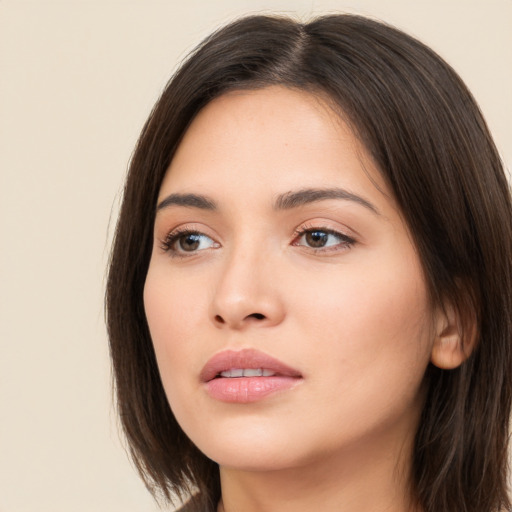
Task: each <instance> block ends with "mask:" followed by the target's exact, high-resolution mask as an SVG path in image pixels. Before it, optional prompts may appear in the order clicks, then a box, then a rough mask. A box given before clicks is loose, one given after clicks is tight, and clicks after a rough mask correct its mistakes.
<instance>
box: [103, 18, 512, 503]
mask: <svg viewBox="0 0 512 512" xmlns="http://www.w3.org/2000/svg"><path fill="white" fill-rule="evenodd" d="M511 235H512V231H511V204H510V196H509V191H508V186H507V182H506V179H505V176H504V173H503V169H502V166H501V163H500V160H499V157H498V155H497V152H496V149H495V147H494V144H493V142H492V139H491V136H490V134H489V132H488V129H487V127H486V125H485V122H484V120H483V118H482V116H481V114H480V112H479V110H478V107H477V106H476V104H475V102H474V100H473V99H472V97H471V95H470V93H469V92H468V91H467V89H466V88H465V86H464V85H463V83H462V82H461V80H460V79H459V78H458V76H457V75H456V74H455V72H454V71H453V70H452V69H451V68H450V67H449V66H448V65H447V64H446V63H445V62H443V61H442V60H441V59H440V58H439V57H438V56H437V55H436V54H435V53H434V52H432V51H431V50H430V49H428V48H427V47H425V46H424V45H422V44H421V43H419V42H418V41H416V40H414V39H412V38H411V37H409V36H407V35H405V34H403V33H402V32H400V31H398V30H396V29H393V28H391V27H388V26H386V25H384V24H380V23H377V22H375V21H371V20H369V19H365V18H361V17H357V16H347V15H332V16H326V17H322V18H319V19H316V20H313V21H311V22H309V23H306V24H301V23H297V22H295V21H292V20H290V19H286V18H276V17H266V16H256V17H248V18H245V19H242V20H239V21H237V22H235V23H232V24H231V25H229V26H227V27H225V28H223V29H221V30H220V31H218V32H217V33H215V34H213V35H212V36H211V37H210V38H208V39H207V40H206V41H205V42H204V43H203V44H202V45H201V46H200V47H199V48H198V49H197V50H196V51H195V52H194V53H193V54H192V56H191V57H190V58H189V59H188V60H187V61H186V62H185V63H184V65H183V66H182V67H181V69H180V70H179V71H178V73H177V74H176V75H175V76H174V77H173V79H172V80H171V81H170V82H169V84H168V86H167V88H166V90H165V91H164V93H163V95H162V97H161V98H160V100H159V101H158V103H157V104H156V106H155V108H154V110H153V112H152V114H151V116H150V118H149V119H148V121H147V123H146V126H145V127H144V129H143V132H142V135H141V137H140V140H139V142H138V145H137V148H136V151H135V153H134V155H133V159H132V162H131V167H130V171H129V175H128V178H127V183H126V189H125V195H124V200H123V205H122V209H121V213H120V218H119V221H118V226H117V232H116V238H115V242H114V247H113V253H112V260H111V266H110V272H109V280H108V289H107V313H108V315H107V316H108V327H109V336H110V343H111V353H112V359H113V365H114V372H115V379H116V387H117V396H118V405H119V411H120V415H121V419H122V423H123V427H124V430H125V433H126V435H127V437H128V440H129V443H130V448H131V452H132V455H133V458H134V460H135V463H136V465H137V467H138V469H139V472H140V474H141V476H142V477H143V479H144V481H145V482H146V484H147V486H148V487H149V489H150V490H151V491H152V492H153V494H154V495H155V496H158V495H159V494H161V495H163V497H164V498H166V499H170V498H171V495H172V494H177V495H178V496H179V497H181V498H182V499H186V498H187V496H190V495H194V497H193V499H192V500H191V501H190V502H189V504H188V505H187V506H186V510H200V511H213V510H218V511H225V512H232V511H242V510H243V511H244V512H247V511H249V512H250V511H253V510H265V511H273V510H279V511H283V510H294V511H301V510H311V509H313V507H320V508H321V509H322V510H323V511H330V510H333V511H334V510H336V511H355V510H357V511H362V510H368V511H372V512H376V511H380V510H382V511H383V510H393V511H397V512H398V511H410V510H414V511H422V512H440V511H446V512H453V511H455V510H457V511H474V512H477V511H478V512H484V511H486V512H487V511H488V512H491V511H497V510H504V509H507V508H508V507H510V503H509V500H508V498H507V494H506V476H507V475H506V462H507V437H508V429H509V416H510V399H511V378H510V372H509V369H510V367H511V357H512V356H511V350H510V340H511V322H510V311H511V286H512V282H511V261H512V260H511V240H512V236H511Z"/></svg>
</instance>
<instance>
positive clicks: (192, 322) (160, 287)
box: [144, 265, 204, 398]
mask: <svg viewBox="0 0 512 512" xmlns="http://www.w3.org/2000/svg"><path fill="white" fill-rule="evenodd" d="M171 283H172V284H171ZM201 297H202V296H201V294H197V292H196V291H195V289H194V288H193V287H191V286H190V283H188V286H181V285H180V280H179V277H178V278H177V277H176V276H172V279H171V278H170V276H169V272H168V270H167V269H166V268H165V266H160V267H159V266H158V265H155V266H153V267H151V266H150V269H149V272H148V275H147V278H146V283H145V286H144V309H145V313H146V318H147V321H148V325H149V331H150V334H151V339H152V341H153V346H154V349H155V354H156V359H157V363H158V368H159V371H160V374H161V376H162V381H163V384H164V387H165V388H166V391H171V390H176V391H179V390H180V388H181V387H182V386H181V384H182V383H184V382H185V381H184V379H183V378H182V374H184V373H185V372H186V371H187V370H188V371H190V369H191V366H192V365H193V364H194V361H195V359H194V354H193V351H194V343H193V342H192V340H193V338H194V333H196V332H197V328H198V323H199V321H200V320H199V318H198V311H199V310H204V308H203V307H202V306H201V304H200V303H199V301H200V300H201ZM203 322H204V319H203ZM196 359H197V358H196ZM171 379H172V380H173V385H172V386H170V385H169V384H170V382H169V381H170V380H171ZM176 384H177V386H176ZM169 398H170V397H169Z"/></svg>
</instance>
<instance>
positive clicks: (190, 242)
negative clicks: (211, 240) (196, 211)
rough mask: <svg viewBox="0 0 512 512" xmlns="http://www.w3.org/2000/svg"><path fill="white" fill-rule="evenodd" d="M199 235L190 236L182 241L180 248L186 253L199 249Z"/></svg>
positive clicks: (186, 236)
mask: <svg viewBox="0 0 512 512" xmlns="http://www.w3.org/2000/svg"><path fill="white" fill-rule="evenodd" d="M199 243H200V237H199V235H194V234H189V235H185V236H184V237H183V238H181V239H180V246H181V248H182V249H183V250H184V251H195V250H196V249H197V248H198V247H199Z"/></svg>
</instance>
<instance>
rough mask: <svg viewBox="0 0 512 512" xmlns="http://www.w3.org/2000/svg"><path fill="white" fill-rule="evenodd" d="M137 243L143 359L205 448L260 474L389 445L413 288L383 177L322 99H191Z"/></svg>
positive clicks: (421, 317) (413, 308)
mask: <svg viewBox="0 0 512 512" xmlns="http://www.w3.org/2000/svg"><path fill="white" fill-rule="evenodd" d="M154 239H155V241H154V247H153V253H152V257H151V263H150V266H149V271H148V275H147V279H146V285H145V290H144V303H145V310H146V315H147V320H148V323H149V328H150V332H151V336H152V339H153V343H154V347H155V352H156V357H157V361H158V366H159V370H160V374H161V378H162V382H163V385H164V388H165V391H166V394H167V397H168V400H169V403H170V406H171V408H172V410H173V412H174V414H175V416H176V419H177V420H178V422H179V423H180V425H181V427H182V428H183V430H184V431H185V433H186V434H187V435H188V436H189V437H190V439H191V440H192V441H193V442H194V443H195V444H196V445H197V446H198V447H199V449H200V450H201V451H203V452H204V453H205V454H206V455H207V456H208V457H210V458H211V459H213V460H215V461H217V462H218V463H220V464H221V465H224V466H229V467H232V468H241V469H267V470H271V469H280V468H289V467H296V466H298V465H303V464H308V463H310V462H314V461H317V460H321V459H322V458H326V457H331V458H332V457H333V456H336V455H340V456H343V455H344V454H348V453H356V452H357V450H358V449H359V448H358V447H370V446H371V447H373V449H380V448H382V449H383V450H384V451H385V450H388V451H389V450H391V451H392V452H394V454H395V455H396V454H397V453H398V452H399V451H400V450H401V449H403V444H404V443H407V442H408V441H405V440H408V439H410V438H411V436H410V434H411V433H413V432H414V431H415V429H416V425H417V421H418V415H419V411H420V409H421V405H422V396H421V395H422V394H421V392H420V387H421V382H422V377H423V374H424V371H425V368H426V366H427V364H428V361H429V358H430V353H431V349H432V337H433V336H432V328H431V327H432V315H431V311H430V310H429V307H428V298H427V290H426V284H425V280H424V277H423V273H422V269H421V265H420V261H419V258H418V255H417V253H416V251H415V248H414V246H413V243H412V241H411V238H410V236H409V234H408V231H407V227H406V225H405V224H404V221H403V219H402V217H401V215H400V212H399V210H398V208H397V205H396V204H395V202H394V200H393V198H392V195H391V193H390V191H389V189H388V187H387V186H386V184H385V183H384V181H383V180H382V178H381V176H380V174H379V172H378V171H377V169H376V168H375V166H374V164H373V163H372V160H371V159H370V158H369V156H368V154H367V152H366V151H365V149H364V148H363V147H362V145H361V144H360V143H359V141H358V140H357V138H355V137H354V135H353V133H352V132H351V131H350V129H349V128H348V127H347V126H346V125H345V124H343V123H342V122H341V121H340V119H339V117H338V116H336V115H335V114H334V113H333V112H332V111H331V110H330V109H329V108H328V107H327V106H326V105H325V103H324V102H322V101H321V100H320V99H318V98H317V97H315V96H313V95H310V94H308V93H305V92H297V91H294V90H290V89H286V88H284V87H269V88H266V89H262V90H255V91H240V92H231V93H229V94H226V95H224V96H222V97H220V98H218V99H216V100H214V101H212V102H211V103H210V104H208V105H207V106H206V107H205V108H204V109H203V110H202V111H201V112H200V113H199V115H198V116H197V117H196V118H195V120H194V121H193V123H192V124H191V126H190V128H189V129H188V131H187V133H186V134H185V137H184V139H183V141H182V142H181V144H180V146H179V148H178V151H177V153H176V155H175V157H174V159H173V161H172V163H171V165H170V167H169V170H168V172H167V174H166V176H165V179H164V181H163V183H162V187H161V190H160V194H159V198H158V208H157V215H156V221H155V227H154ZM354 450H355V451H354ZM392 455H393V454H392Z"/></svg>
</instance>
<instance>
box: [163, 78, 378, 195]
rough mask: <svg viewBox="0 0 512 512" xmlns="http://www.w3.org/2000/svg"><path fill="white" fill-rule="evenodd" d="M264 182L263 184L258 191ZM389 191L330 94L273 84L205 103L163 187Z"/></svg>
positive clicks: (239, 190)
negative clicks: (327, 96) (332, 103)
mask: <svg viewBox="0 0 512 512" xmlns="http://www.w3.org/2000/svg"><path fill="white" fill-rule="evenodd" d="M259 184H264V186H263V188H262V189H261V190H260V188H259V187H258V185H259ZM376 185H377V188H378V189H379V190H385V189H386V187H385V184H384V182H383V180H382V177H381V175H380V172H379V171H378V170H377V169H376V167H375V165H374V164H373V162H372V160H371V158H370V157H369V155H368V153H367V151H366V150H365V148H364V146H363V145H362V144H361V142H360V141H359V139H358V138H357V137H356V136H355V135H354V133H353V130H352V129H351V128H350V127H349V126H348V124H347V123H345V122H344V121H343V120H342V118H341V116H340V115H339V114H338V113H336V112H335V111H334V109H333V108H332V107H331V106H329V105H328V103H327V101H326V100H325V99H323V98H322V97H320V96H319V95H315V94H312V93H308V92H304V91H298V90H294V89H289V88H286V87H283V86H272V87H267V88H264V89H257V90H243V91H233V92H229V93H227V94H224V95H222V96H220V97H219V98H216V99H215V100H213V101H211V102H210V103H209V104H208V105H207V106H206V107H204V108H203V109H202V110H201V111H200V112H199V114H198V115H197V116H196V118H195V119H194V121H193V122H192V123H191V125H190V127H189V129H188V130H187V132H186V133H185V135H184V137H183V139H182V141H181V143H180V145H179V147H178V149H177V151H176V154H175V155H174V158H173V160H172V162H171V165H170V167H169V169H168V172H167V174H166V176H165V178H164V181H163V183H162V188H161V194H160V196H162V195H163V194H164V193H165V194H168V193H170V192H175V191H179V192H182V191H184V192H186V191H191V190H193V191H194V192H196V191H197V192H201V191H204V192H207V191H208V190H207V189H209V188H212V187H213V188H214V189H215V190H216V192H217V193H219V194H221V195H222V194H224V195H226V194H229V193H230V191H231V192H233V193H236V194H240V193H247V194H249V195H253V194H254V193H256V192H258V191H262V192H266V193H272V192H274V193H278V192H282V191H284V190H291V189H296V188H297V187H299V186H301V187H332V186H344V187H345V188H348V189H351V188H361V187H364V188H367V187H371V188H373V189H375V190H374V192H375V191H376Z"/></svg>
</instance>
